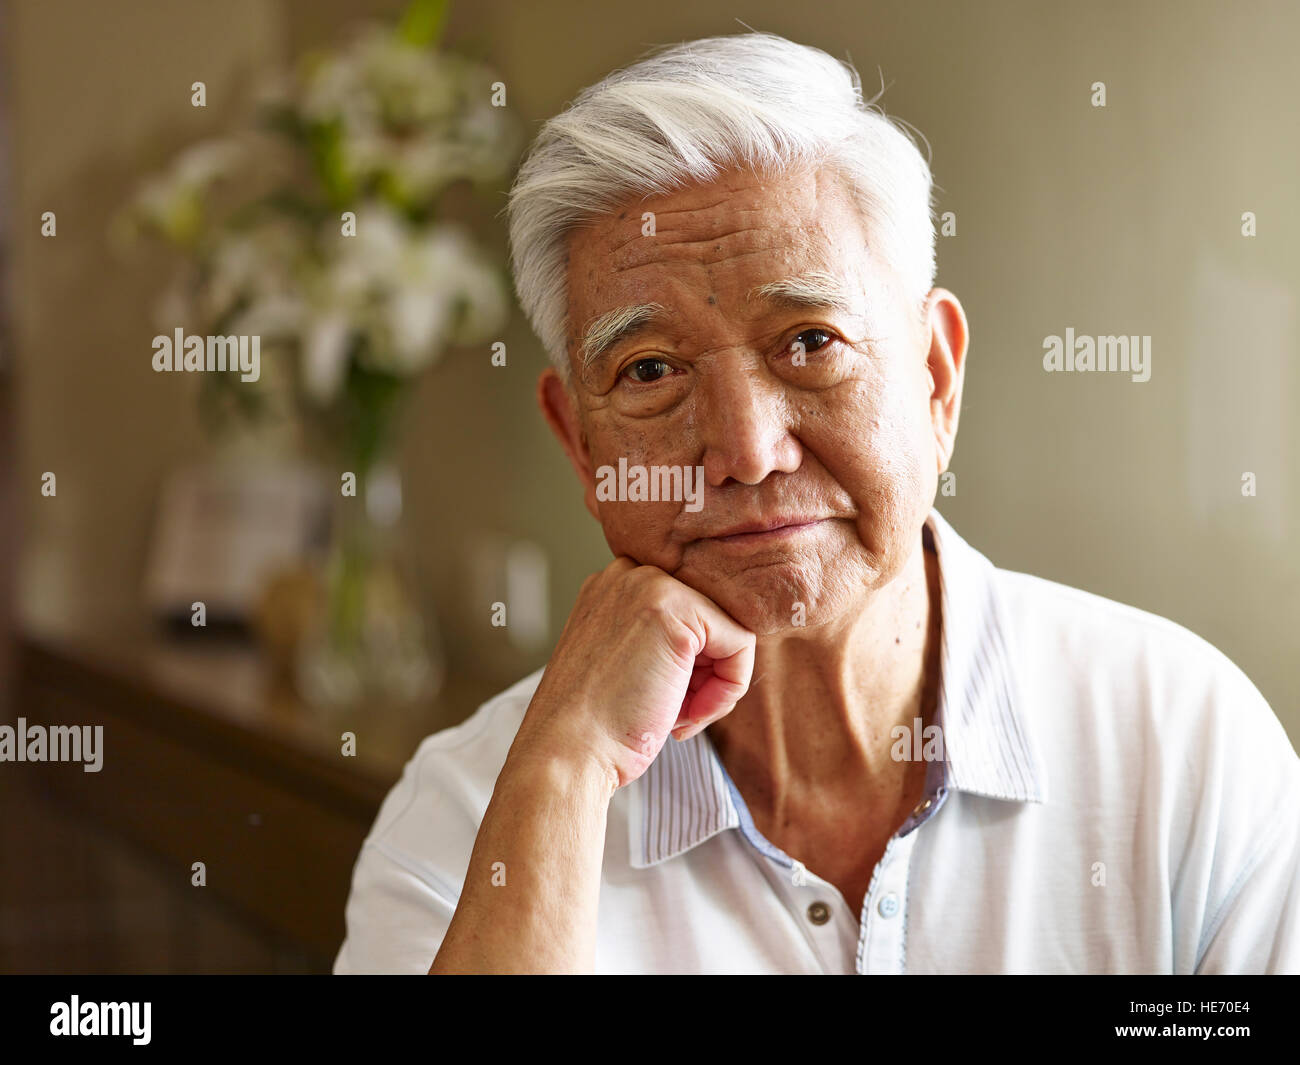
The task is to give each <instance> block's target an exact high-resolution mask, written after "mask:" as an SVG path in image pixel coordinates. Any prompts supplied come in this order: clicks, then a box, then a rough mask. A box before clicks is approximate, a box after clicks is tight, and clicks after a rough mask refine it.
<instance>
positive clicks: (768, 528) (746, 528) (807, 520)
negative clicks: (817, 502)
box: [701, 515, 826, 541]
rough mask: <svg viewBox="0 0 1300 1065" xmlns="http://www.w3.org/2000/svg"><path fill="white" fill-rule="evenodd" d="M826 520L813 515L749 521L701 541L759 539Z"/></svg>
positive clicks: (794, 530)
mask: <svg viewBox="0 0 1300 1065" xmlns="http://www.w3.org/2000/svg"><path fill="white" fill-rule="evenodd" d="M825 520H826V519H825V518H820V517H813V516H811V515H805V516H790V517H780V518H763V519H759V520H757V521H748V522H744V523H742V524H740V525H732V526H729V527H727V528H725V529H722V530H720V531H718V532H715V533H713V534H712V535H710V536H706V537H701V539H705V540H723V541H735V540H738V539H739V538H741V537H747V536H752V537H757V536H763V535H765V534H768V533H777V532H783V531H787V530H788V531H790V532H796V531H798V530H799V529H803V528H807V527H810V526H813V525H817V524H819V523H820V522H823V521H825Z"/></svg>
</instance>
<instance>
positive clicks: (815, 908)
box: [808, 902, 831, 924]
mask: <svg viewBox="0 0 1300 1065" xmlns="http://www.w3.org/2000/svg"><path fill="white" fill-rule="evenodd" d="M830 919H831V908H830V907H829V906H827V905H826V903H824V902H814V903H813V904H812V905H811V906H809V907H808V920H810V921H812V923H813V924H825V923H826V922H827V921H829V920H830Z"/></svg>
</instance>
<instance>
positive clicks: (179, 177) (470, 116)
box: [117, 0, 521, 474]
mask: <svg viewBox="0 0 1300 1065" xmlns="http://www.w3.org/2000/svg"><path fill="white" fill-rule="evenodd" d="M446 7H447V4H446V3H445V2H443V0H415V2H413V3H412V4H411V5H410V6H409V8H408V9H407V11H406V13H405V15H404V17H403V18H402V20H401V22H400V23H399V25H398V26H397V27H395V28H394V27H390V26H382V25H379V26H376V25H370V26H366V27H364V28H363V29H362V30H361V31H360V32H358V33H357V34H356V35H355V36H354V37H353V39H352V40H351V42H350V43H349V44H348V45H347V46H346V47H344V48H343V49H341V50H339V51H336V52H331V53H327V54H322V55H310V56H307V57H306V58H304V60H303V61H302V62H301V63H300V64H299V66H298V68H297V70H296V71H295V72H294V74H292V75H291V76H288V77H277V78H274V79H270V80H268V81H267V82H266V83H265V84H264V85H262V86H260V87H259V88H258V90H257V93H256V99H257V102H258V107H257V109H256V113H255V116H254V119H253V121H251V122H250V123H249V124H248V126H247V127H245V128H241V129H239V130H237V131H235V132H232V133H231V134H230V135H228V136H226V137H223V138H221V139H218V140H210V141H204V142H201V143H199V144H196V145H194V146H192V147H190V148H188V149H186V150H185V151H183V152H182V153H181V154H180V155H179V156H178V157H177V158H176V159H175V160H174V161H173V162H172V164H171V165H170V166H169V167H168V168H167V169H166V171H165V172H164V173H162V174H159V175H157V176H154V177H152V178H150V179H149V180H148V181H146V182H145V183H144V184H143V185H142V186H141V188H140V189H139V191H138V193H137V195H136V196H135V197H134V199H133V200H132V202H131V203H130V204H129V205H128V207H127V209H126V211H125V212H124V213H123V214H122V216H121V217H120V218H119V220H118V222H117V232H118V235H119V236H130V235H134V234H138V233H140V232H142V231H144V232H152V233H154V234H156V235H158V236H161V237H162V238H164V239H165V240H166V241H167V242H169V243H170V244H172V245H173V246H175V247H176V248H178V249H179V250H181V251H182V252H183V253H184V268H183V269H182V270H180V271H178V272H177V274H176V275H175V276H174V278H173V281H172V283H171V284H170V285H169V287H168V288H167V289H166V291H165V292H164V294H163V297H162V299H161V300H160V303H159V306H158V308H157V318H158V321H159V324H160V325H162V326H165V332H167V333H170V332H171V330H172V329H174V328H177V327H184V328H185V329H186V330H187V331H189V332H191V333H195V334H198V335H204V334H208V335H250V336H252V335H255V336H259V337H260V338H261V352H262V358H263V359H264V360H265V361H266V362H267V363H268V364H269V366H268V370H269V372H268V373H267V374H265V379H264V381H263V382H261V385H262V387H260V388H250V387H249V386H248V384H247V383H246V382H245V383H241V384H240V385H238V386H236V385H234V384H232V382H231V381H229V380H228V379H227V378H226V377H223V376H222V375H216V376H211V377H207V378H205V380H204V385H205V388H204V410H205V412H206V413H208V414H217V415H219V414H222V413H225V412H227V411H228V409H229V408H230V407H231V406H232V405H233V406H234V407H235V408H236V409H238V410H241V411H244V412H247V413H255V412H259V411H265V410H267V409H268V407H269V406H275V404H276V398H277V397H280V396H282V395H288V396H291V397H292V400H293V403H294V405H295V406H296V407H297V409H298V411H299V413H300V414H301V415H302V416H303V420H304V422H306V423H310V424H309V428H310V427H313V426H314V427H315V428H318V429H321V430H323V432H321V434H320V435H321V439H323V440H325V441H330V442H333V443H334V444H335V445H336V446H340V447H342V448H346V449H347V450H348V452H350V454H348V455H347V458H348V459H349V460H350V464H349V467H348V468H356V470H357V472H358V473H359V474H360V473H364V471H365V470H367V469H368V468H369V466H370V465H371V464H372V463H373V462H374V461H375V460H376V459H377V458H378V457H379V456H380V454H381V453H382V450H383V449H384V447H386V446H387V444H389V443H391V435H392V429H393V424H394V421H395V416H396V412H397V408H398V406H399V402H398V401H399V400H400V399H401V397H402V396H403V395H404V394H406V393H407V392H408V391H409V387H408V386H409V384H410V383H411V382H412V380H413V379H414V378H415V377H416V376H417V375H419V374H420V373H422V372H423V371H424V370H426V369H428V368H429V367H430V366H432V365H434V364H435V363H436V362H437V361H438V360H439V358H440V357H441V356H442V354H443V352H444V351H445V350H446V349H447V348H448V347H450V346H452V345H457V344H462V345H463V344H471V343H478V342H482V341H484V340H487V339H488V338H490V337H491V336H493V335H494V333H495V332H496V331H497V330H499V329H500V328H501V326H502V325H503V324H504V321H505V319H506V316H507V314H508V308H509V286H508V280H507V277H506V274H505V271H504V269H503V267H502V266H501V265H500V264H499V263H498V262H496V261H494V260H493V259H492V258H491V257H489V256H488V255H487V254H485V253H484V252H483V250H482V249H480V248H479V247H478V246H477V244H476V243H475V240H474V238H473V236H472V235H471V233H470V232H469V231H468V230H467V229H466V228H465V227H463V226H461V225H459V224H457V223H455V222H452V221H447V220H445V219H443V218H441V217H440V214H439V210H438V207H439V201H440V200H441V199H442V198H443V195H444V193H446V191H447V190H448V189H449V188H450V187H452V186H453V185H456V184H458V183H469V184H470V185H471V186H480V187H481V186H488V187H492V188H497V187H499V186H500V182H501V180H502V179H503V178H504V177H505V176H506V175H507V174H508V173H509V170H510V168H511V166H512V164H513V162H514V160H515V157H516V154H517V151H518V149H519V147H520V143H521V135H520V129H519V127H518V123H517V121H516V120H515V119H514V118H513V116H512V115H511V114H510V113H509V112H508V111H506V110H505V108H504V106H498V105H499V104H501V103H502V99H501V97H502V92H501V90H500V83H499V82H496V81H495V80H494V77H493V75H492V74H491V72H490V71H489V70H488V69H487V68H486V67H485V66H483V65H482V64H480V63H478V62H476V61H473V60H471V59H468V58H466V57H463V56H459V55H455V54H452V53H450V52H447V51H443V50H439V49H438V48H437V47H436V44H437V40H438V37H439V34H440V31H441V27H442V24H443V22H444V19H445V14H446Z"/></svg>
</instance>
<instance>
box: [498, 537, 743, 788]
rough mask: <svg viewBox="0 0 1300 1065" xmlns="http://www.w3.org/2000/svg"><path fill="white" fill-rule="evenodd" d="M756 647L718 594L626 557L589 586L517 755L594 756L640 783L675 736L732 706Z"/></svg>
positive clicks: (617, 775)
mask: <svg viewBox="0 0 1300 1065" xmlns="http://www.w3.org/2000/svg"><path fill="white" fill-rule="evenodd" d="M754 645H755V637H754V634H753V633H752V632H749V631H748V630H747V629H745V628H743V627H742V626H740V625H739V624H737V623H736V622H735V621H734V620H733V619H732V618H731V617H730V616H729V615H728V614H726V613H725V612H724V611H723V610H721V609H720V608H719V607H718V606H717V605H716V604H715V603H713V601H712V600H710V599H708V598H707V597H705V596H703V595H701V594H700V593H699V592H697V591H695V590H694V589H693V588H690V587H688V586H687V585H685V584H683V583H682V582H681V581H679V580H677V579H675V578H674V577H671V576H669V575H668V574H667V573H665V572H664V571H663V570H661V569H659V568H657V567H655V566H641V565H638V564H637V563H635V562H634V561H632V560H631V559H629V558H617V559H615V560H614V561H613V562H611V563H610V564H609V565H608V566H606V567H605V569H604V570H602V571H601V572H600V573H598V574H595V575H593V576H591V577H588V578H587V580H586V582H585V583H584V584H583V586H582V590H581V591H580V592H579V594H578V600H577V602H576V603H575V604H574V607H573V611H572V612H571V613H570V615H569V620H568V623H567V624H566V625H565V627H564V631H563V633H561V634H560V640H559V643H558V644H557V645H556V648H555V652H554V653H553V654H552V656H551V660H550V663H549V664H548V665H547V667H546V673H545V674H544V675H543V677H542V680H541V683H540V684H539V685H538V687H537V691H536V692H535V693H534V695H533V699H532V702H531V703H530V704H529V706H528V711H527V713H526V714H525V716H524V720H523V723H522V724H521V726H520V729H519V733H518V736H517V737H516V740H515V745H514V748H512V753H520V754H523V753H525V752H531V751H541V752H545V753H547V754H549V755H552V756H563V755H568V756H570V757H579V758H583V759H591V760H593V761H594V763H595V764H596V765H597V766H599V767H600V768H601V770H603V771H604V772H605V773H607V774H608V775H609V777H610V780H611V781H614V780H616V781H617V785H616V786H617V787H623V786H625V785H627V784H630V783H632V781H634V780H636V779H637V778H638V777H639V776H641V774H642V773H644V772H645V771H646V769H647V768H649V766H650V763H651V762H653V761H654V759H655V757H656V756H657V755H658V754H659V752H660V750H661V749H662V748H663V745H664V744H665V743H666V742H667V740H668V736H669V735H670V734H671V735H673V736H675V737H676V738H677V739H678V740H685V739H689V738H690V737H691V736H693V735H695V734H696V733H697V732H700V731H702V730H703V729H705V728H707V727H708V726H709V725H711V724H712V723H713V722H714V721H717V720H719V719H720V718H723V717H726V715H727V714H729V713H731V711H732V709H733V708H734V707H735V705H736V703H737V702H738V701H739V700H740V699H741V697H742V696H743V695H744V694H745V692H746V691H748V690H749V682H750V677H751V675H752V674H753V671H754Z"/></svg>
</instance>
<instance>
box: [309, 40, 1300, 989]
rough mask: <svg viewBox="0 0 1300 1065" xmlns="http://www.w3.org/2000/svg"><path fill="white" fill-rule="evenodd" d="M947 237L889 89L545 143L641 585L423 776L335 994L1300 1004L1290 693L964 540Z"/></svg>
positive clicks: (643, 92)
mask: <svg viewBox="0 0 1300 1065" xmlns="http://www.w3.org/2000/svg"><path fill="white" fill-rule="evenodd" d="M930 196H931V180H930V173H929V168H928V166H927V165H926V163H925V161H924V159H923V157H922V156H921V154H920V153H919V152H918V151H917V149H916V147H915V145H914V144H913V143H912V141H911V140H910V139H909V138H908V137H907V136H905V135H904V134H903V133H902V132H900V131H899V129H898V128H896V127H895V126H894V125H893V124H892V123H891V121H890V120H889V119H887V118H886V117H884V116H883V115H882V114H881V113H879V112H878V111H877V110H875V109H873V108H871V107H869V106H868V105H866V104H865V103H864V101H863V99H862V95H861V91H860V86H859V83H858V79H857V76H856V74H855V73H854V72H853V70H852V68H849V67H847V66H846V65H844V64H842V63H840V62H838V61H837V60H835V59H833V58H832V57H831V56H828V55H827V54H825V53H824V52H820V51H818V50H815V49H811V48H807V47H803V46H800V45H796V44H793V43H791V42H789V41H786V40H783V39H781V38H778V37H773V36H770V35H765V34H744V35H739V36H735V37H725V38H714V39H709V40H703V41H695V42H692V43H689V44H684V45H681V46H678V47H675V48H672V49H670V50H667V51H665V52H661V53H659V54H658V55H656V56H653V57H651V58H649V59H646V60H644V61H642V62H640V63H638V64H637V65H635V66H632V67H630V68H628V69H626V70H623V71H620V72H617V73H615V74H613V75H611V76H610V77H608V78H606V79H605V80H604V81H602V82H601V83H599V84H597V85H595V86H593V87H592V88H590V89H588V90H586V91H585V92H583V93H582V94H581V95H580V96H579V97H578V99H577V100H576V101H574V103H573V104H572V105H571V106H570V107H569V108H568V109H567V110H566V111H565V112H564V113H563V114H561V115H559V116H557V117H556V118H553V119H552V120H551V121H550V122H548V123H547V124H546V126H545V127H544V128H543V129H542V130H541V132H540V134H539V135H538V138H537V141H536V143H535V144H534V146H533V148H532V150H531V151H530V153H529V157H528V159H527V160H526V162H525V164H524V166H523V167H522V169H521V171H520V174H519V176H518V179H517V182H516V184H515V187H514V189H513V191H512V194H511V200H510V233H511V243H512V254H513V265H514V271H515V278H516V284H517V287H518V291H519V295H520V298H521V301H522V303H523V306H524V308H525V310H526V311H527V313H528V315H529V318H530V320H531V321H532V323H533V325H534V327H535V329H536V330H537V332H538V334H539V336H540V337H541V339H542V341H543V343H544V344H545V346H546V348H547V350H548V351H549V353H550V355H551V357H552V359H553V361H554V363H555V366H554V367H553V368H552V369H548V370H547V371H546V372H545V373H544V374H543V375H542V378H541V381H540V386H539V390H538V391H539V398H540V402H541V407H542V411H543V413H544V415H545V417H546V419H547V421H548V423H549V424H550V426H551V427H552V429H553V430H554V431H555V434H556V435H557V437H558V438H559V441H560V443H561V445H562V446H563V448H564V450H565V453H566V454H567V455H568V458H569V460H570V462H571V463H572V465H573V468H574V470H575V471H576V472H577V475H578V478H579V479H580V480H581V482H582V484H583V487H584V488H585V491H586V505H587V508H588V509H589V510H590V511H591V513H592V514H593V516H594V517H595V518H596V519H597V520H598V521H599V522H600V523H601V526H602V528H603V530H604V533H605V537H606V540H607V541H608V543H609V546H610V549H611V551H612V552H613V554H614V556H615V559H614V561H613V562H612V563H610V564H609V565H608V566H606V567H605V568H604V569H603V570H602V571H601V572H600V573H598V574H596V575H594V576H592V577H590V578H589V579H588V580H587V581H586V583H585V584H584V585H583V587H582V590H581V593H580V594H579V596H578V600H577V602H576V603H575V604H574V607H573V610H572V613H571V614H570V616H569V620H568V624H567V625H566V626H565V629H564V632H563V633H562V635H561V637H560V639H559V642H558V644H557V646H556V648H555V650H554V653H553V654H552V656H551V658H550V661H549V663H548V665H547V666H546V669H545V670H544V671H542V672H539V673H537V674H534V675H533V676H530V677H528V678H526V679H524V680H522V681H520V682H519V683H518V684H516V685H515V686H514V687H513V688H510V689H509V690H508V691H506V692H504V693H502V694H501V695H499V696H498V697H496V698H495V699H493V700H491V701H490V702H488V703H487V704H486V705H484V706H483V707H482V708H481V709H479V710H478V712H477V713H475V714H474V715H473V716H472V717H471V718H470V719H469V720H468V721H467V722H465V723H464V724H462V725H460V726H458V727H456V728H453V729H450V730H447V731H445V732H440V733H438V734H437V735H434V736H431V737H430V738H429V739H427V740H426V741H425V742H424V743H423V744H422V745H421V746H420V748H419V750H418V751H417V752H416V754H415V756H414V757H413V759H412V760H411V762H410V764H409V765H408V766H407V769H406V771H405V774H404V775H403V777H402V779H401V781H400V782H399V783H398V784H397V785H396V786H395V787H394V789H393V791H392V793H391V794H390V795H389V797H388V798H387V800H386V801H385V803H384V805H383V808H382V810H381V811H380V813H379V816H378V818H377V820H376V822H375V825H374V828H373V830H372V832H371V834H370V836H369V838H368V839H367V841H366V844H365V846H364V848H363V850H362V853H361V856H360V858H359V859H358V862H357V865H356V870H355V874H354V881H353V888H352V895H351V898H350V900H349V903H348V908H347V925H348V931H347V939H346V941H345V942H344V944H343V946H342V949H341V950H340V952H339V955H338V959H337V962H336V965H335V969H336V971H337V972H359V971H381V972H383V971H392V972H412V973H416V972H420V973H422V972H425V971H430V972H434V973H450V972H506V971H511V972H514V971H525V972H555V971H597V972H627V973H636V972H654V973H698V972H737V973H741V972H754V973H757V972H768V973H806V972H860V973H868V972H871V973H902V972H910V973H925V972H1033V973H1037V972H1054V973H1055V972H1059V973H1088V972H1098V973H1101V972H1113V973H1118V972H1166V973H1193V972H1202V973H1203V972H1242V971H1268V972H1278V971H1297V970H1300V914H1298V913H1297V905H1296V904H1297V899H1298V897H1300V893H1298V891H1297V877H1298V869H1300V866H1298V864H1297V863H1298V862H1300V760H1297V758H1296V755H1295V752H1294V751H1293V749H1292V747H1291V745H1290V743H1289V741H1288V739H1287V736H1286V734H1285V733H1284V732H1283V730H1282V728H1281V726H1280V725H1279V723H1278V721H1277V720H1276V718H1275V717H1274V715H1273V714H1272V712H1271V710H1270V709H1269V707H1268V705H1267V704H1266V703H1265V701H1264V700H1263V698H1262V697H1261V696H1260V694H1259V693H1258V691H1257V690H1256V689H1255V688H1254V687H1253V686H1252V684H1251V683H1250V681H1249V680H1248V679H1247V678H1246V677H1245V676H1244V675H1243V674H1242V673H1241V672H1240V671H1239V670H1238V669H1237V668H1236V667H1235V666H1234V665H1233V664H1232V663H1231V662H1229V661H1228V660H1227V659H1226V658H1225V657H1224V656H1223V655H1222V654H1220V653H1219V652H1218V651H1216V650H1215V649H1214V648H1212V647H1211V646H1209V645H1208V644H1207V643H1205V642H1204V641H1202V640H1200V639H1199V638H1198V637H1196V636H1194V635H1192V634H1191V633H1190V632H1188V631H1186V630H1185V629H1182V628H1180V627H1179V626H1177V625H1175V624H1173V623H1171V622H1169V621H1165V620H1162V619H1160V618H1158V617H1154V616H1152V615H1150V614H1146V613H1143V612H1141V611H1139V610H1136V609H1134V608H1131V607H1127V606H1122V605H1120V604H1117V603H1113V602H1110V601H1108V600H1105V599H1101V598H1099V597H1097V596H1093V595H1090V594H1088V593H1086V592H1083V591H1078V590H1074V589H1070V588H1066V587H1063V586H1061V585H1057V584H1053V583H1050V582H1048V581H1044V580H1040V579H1037V578H1034V577H1031V576H1026V575H1023V574H1016V573H1010V572H1006V571H1003V570H1000V569H996V568H994V567H993V565H992V564H991V563H990V562H989V561H988V560H987V559H985V558H984V556H983V555H981V554H979V553H978V552H977V551H976V550H974V549H973V548H972V547H970V546H969V545H967V544H966V543H965V542H964V541H963V540H962V539H961V538H960V537H959V536H958V535H957V533H956V532H955V531H954V530H953V529H952V528H951V527H950V526H949V525H948V524H947V523H946V522H945V521H944V519H943V518H941V517H940V515H939V514H938V513H937V512H936V511H935V510H933V509H932V504H933V500H934V498H935V495H936V489H937V485H938V482H939V478H940V477H941V476H942V475H943V474H944V472H945V471H946V469H947V467H948V464H949V461H950V459H951V457H952V452H953V443H954V439H955V437H956V432H957V419H958V413H959V408H960V400H961V390H962V379H963V375H964V372H965V368H966V352H967V347H968V341H969V337H968V331H967V324H966V318H965V315H964V313H963V310H962V307H961V304H960V303H959V302H958V301H957V298H956V297H955V296H954V295H953V294H952V293H950V292H947V291H945V290H944V289H941V288H932V287H931V285H932V281H933V277H934V231H933V226H932V221H931V205H930ZM615 471H617V472H615ZM692 486H696V487H697V488H698V491H694V490H693V488H692ZM692 500H694V501H695V505H692V502H691V501H692ZM670 737H671V740H670Z"/></svg>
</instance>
